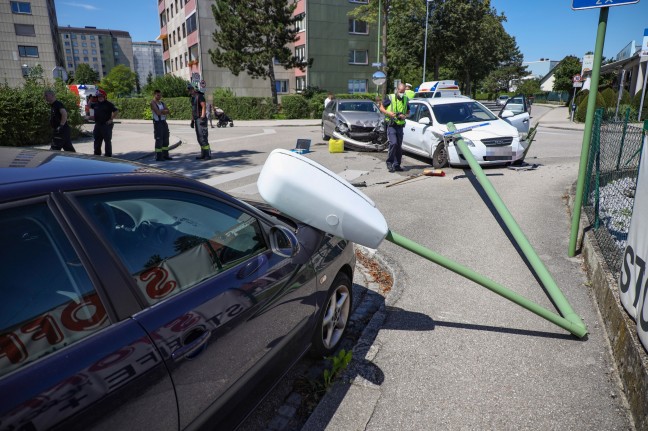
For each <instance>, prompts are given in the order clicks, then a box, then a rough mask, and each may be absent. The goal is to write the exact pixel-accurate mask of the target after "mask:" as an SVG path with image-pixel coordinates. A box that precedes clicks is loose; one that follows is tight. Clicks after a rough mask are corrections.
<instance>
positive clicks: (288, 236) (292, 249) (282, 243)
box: [270, 225, 299, 257]
mask: <svg viewBox="0 0 648 431" xmlns="http://www.w3.org/2000/svg"><path fill="white" fill-rule="evenodd" d="M270 248H271V249H272V252H273V253H274V254H276V255H278V256H281V257H293V256H295V255H297V253H299V240H298V239H297V235H295V233H294V232H293V231H291V230H290V229H288V228H287V227H285V226H280V225H274V226H272V227H271V228H270Z"/></svg>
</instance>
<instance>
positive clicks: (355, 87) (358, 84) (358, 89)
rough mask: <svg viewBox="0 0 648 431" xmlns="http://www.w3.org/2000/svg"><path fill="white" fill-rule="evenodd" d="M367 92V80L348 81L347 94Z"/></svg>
mask: <svg viewBox="0 0 648 431" xmlns="http://www.w3.org/2000/svg"><path fill="white" fill-rule="evenodd" d="M366 92H367V80H366V79H349V88H348V90H347V93H349V94H354V93H366Z"/></svg>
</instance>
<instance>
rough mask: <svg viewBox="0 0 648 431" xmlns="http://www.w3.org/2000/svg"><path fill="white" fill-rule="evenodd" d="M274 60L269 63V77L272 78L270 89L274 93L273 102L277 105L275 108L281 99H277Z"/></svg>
mask: <svg viewBox="0 0 648 431" xmlns="http://www.w3.org/2000/svg"><path fill="white" fill-rule="evenodd" d="M272 62H273V60H270V64H269V65H268V77H269V78H270V87H271V88H270V91H271V93H272V103H273V104H274V106H275V109H276V108H277V107H278V105H279V100H278V99H277V84H276V82H277V80H276V79H275V73H274V64H272Z"/></svg>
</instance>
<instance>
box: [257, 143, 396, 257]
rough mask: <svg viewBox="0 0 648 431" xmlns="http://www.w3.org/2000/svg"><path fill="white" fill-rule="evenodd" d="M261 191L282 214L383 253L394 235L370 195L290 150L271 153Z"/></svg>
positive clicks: (263, 171)
mask: <svg viewBox="0 0 648 431" xmlns="http://www.w3.org/2000/svg"><path fill="white" fill-rule="evenodd" d="M257 188H258V189H259V193H260V194H261V197H262V198H263V199H264V200H265V201H266V202H267V203H269V204H270V205H272V206H273V207H275V208H277V209H278V210H279V211H281V212H283V213H285V214H287V215H289V216H291V217H294V218H296V219H298V220H300V221H301V222H303V223H306V224H308V225H311V226H313V227H315V228H317V229H320V230H323V231H324V232H327V233H330V234H333V235H337V236H339V237H342V238H345V239H347V240H349V241H353V242H355V243H358V244H361V245H364V246H366V247H370V248H378V246H379V245H380V243H381V242H382V240H383V239H385V236H386V235H387V232H388V230H389V228H388V227H387V222H386V221H385V218H384V217H383V215H382V214H381V212H380V211H379V210H378V208H376V204H374V202H373V201H372V200H371V199H369V197H367V196H366V195H365V194H364V193H362V192H360V191H359V190H357V189H356V188H355V187H353V186H352V185H351V184H349V183H348V182H347V181H346V180H345V179H343V178H340V177H339V176H338V175H336V174H334V173H333V172H331V171H329V170H328V169H326V168H325V167H324V166H322V165H320V164H318V163H315V162H314V161H312V160H310V159H308V158H306V157H304V156H302V155H300V154H297V153H293V152H291V151H288V150H283V149H276V150H274V151H272V152H271V153H270V155H269V156H268V159H267V160H266V162H265V164H264V165H263V169H262V170H261V174H260V175H259V179H258V180H257Z"/></svg>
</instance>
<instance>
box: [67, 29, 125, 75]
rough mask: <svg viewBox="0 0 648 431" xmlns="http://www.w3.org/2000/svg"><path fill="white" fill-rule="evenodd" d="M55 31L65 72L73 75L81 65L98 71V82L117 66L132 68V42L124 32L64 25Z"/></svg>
mask: <svg viewBox="0 0 648 431" xmlns="http://www.w3.org/2000/svg"><path fill="white" fill-rule="evenodd" d="M58 32H59V34H60V35H61V43H62V45H63V50H64V56H65V62H64V67H65V68H66V70H67V71H68V73H70V72H75V71H76V68H77V66H78V65H79V64H82V63H85V64H88V65H90V67H91V68H92V69H94V70H95V71H96V72H98V73H99V78H100V79H101V78H103V77H104V76H106V75H107V74H108V73H109V72H110V70H111V69H112V68H113V67H115V66H117V65H118V64H123V65H124V66H126V67H128V68H129V69H131V70H133V68H134V62H133V41H132V39H131V36H130V33H128V32H127V31H122V30H110V29H98V28H97V27H92V26H85V27H70V26H67V27H59V28H58Z"/></svg>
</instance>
